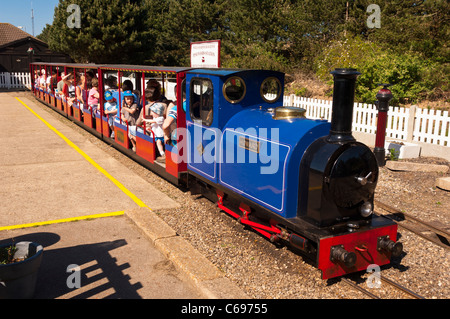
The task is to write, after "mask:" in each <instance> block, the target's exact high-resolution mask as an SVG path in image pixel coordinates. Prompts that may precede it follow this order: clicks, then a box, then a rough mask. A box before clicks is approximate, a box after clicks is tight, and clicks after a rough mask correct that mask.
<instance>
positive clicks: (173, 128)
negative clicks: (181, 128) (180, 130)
mask: <svg viewBox="0 0 450 319" xmlns="http://www.w3.org/2000/svg"><path fill="white" fill-rule="evenodd" d="M182 94H183V111H184V112H186V90H185V88H184V89H183V91H182ZM175 96H177V86H176V85H175ZM177 114H178V112H177V101H174V102H172V103H170V104H169V107H168V111H167V117H166V119H165V120H164V124H163V126H162V129H163V131H164V142H165V143H166V144H169V145H172V146H177Z"/></svg>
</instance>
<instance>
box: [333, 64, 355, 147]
mask: <svg viewBox="0 0 450 319" xmlns="http://www.w3.org/2000/svg"><path fill="white" fill-rule="evenodd" d="M331 74H333V76H334V88H333V110H332V114H331V129H330V135H329V136H328V141H329V142H351V141H355V138H354V137H353V135H352V121H353V103H354V100H355V86H356V78H357V77H358V75H360V74H361V73H359V72H358V71H356V69H335V70H334V71H332V72H331Z"/></svg>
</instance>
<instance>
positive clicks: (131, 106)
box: [121, 91, 139, 126]
mask: <svg viewBox="0 0 450 319" xmlns="http://www.w3.org/2000/svg"><path fill="white" fill-rule="evenodd" d="M123 101H124V103H122V110H121V117H122V121H127V123H128V125H133V126H136V120H137V119H138V117H139V112H138V106H137V103H136V102H135V100H134V95H133V93H132V92H131V91H125V92H124V93H123Z"/></svg>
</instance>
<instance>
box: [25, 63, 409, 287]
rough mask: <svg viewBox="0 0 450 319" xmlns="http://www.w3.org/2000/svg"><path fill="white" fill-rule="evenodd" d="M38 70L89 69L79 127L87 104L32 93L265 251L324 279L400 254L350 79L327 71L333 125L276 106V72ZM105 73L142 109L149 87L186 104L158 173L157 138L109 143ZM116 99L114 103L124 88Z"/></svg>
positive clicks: (118, 131) (117, 137)
mask: <svg viewBox="0 0 450 319" xmlns="http://www.w3.org/2000/svg"><path fill="white" fill-rule="evenodd" d="M41 69H45V70H48V71H53V72H54V71H55V70H56V73H57V74H58V72H61V71H62V70H63V69H64V71H65V72H66V74H67V72H70V71H72V72H74V73H75V71H81V72H83V71H84V72H86V70H88V69H89V70H91V71H93V72H94V73H95V74H96V76H97V77H98V79H99V83H100V85H99V92H100V103H99V107H98V108H97V113H98V114H93V113H90V112H83V118H81V117H80V114H79V111H78V110H79V109H80V107H81V108H85V107H86V109H85V110H87V111H89V108H88V106H86V105H84V104H83V101H76V102H75V103H74V105H72V106H69V105H68V103H67V99H65V98H64V96H62V97H61V96H57V95H56V94H55V92H53V91H52V90H44V89H42V88H39V87H35V88H34V89H33V92H34V94H35V96H36V97H37V98H38V99H39V100H41V101H42V102H44V103H45V104H47V105H48V106H49V107H52V108H53V109H54V110H56V111H58V112H59V113H61V114H63V115H64V116H67V117H68V118H70V119H71V120H73V121H74V122H75V123H77V124H79V125H80V126H82V127H83V128H85V129H87V130H88V131H90V132H92V133H93V134H95V135H96V136H97V137H98V138H101V139H103V140H104V141H105V142H108V143H110V144H111V145H113V146H114V147H116V148H117V149H119V150H120V151H122V152H123V153H125V154H127V155H129V156H130V157H132V158H133V159H135V160H136V161H138V162H140V163H141V164H142V165H144V166H145V167H147V168H149V169H150V170H152V171H154V172H156V173H157V174H159V175H160V176H162V177H163V178H166V179H167V180H169V181H170V182H172V183H174V184H176V185H183V186H185V187H188V188H189V189H190V191H191V193H192V194H197V193H201V194H203V195H204V196H205V197H207V198H209V199H211V200H212V201H214V202H216V203H217V205H218V206H219V207H220V209H222V210H223V211H225V212H226V213H227V214H229V215H231V216H232V217H234V218H236V219H237V220H238V221H239V222H240V223H242V224H244V225H246V226H248V227H251V228H252V229H254V230H255V231H257V232H258V233H260V234H261V235H262V236H264V237H266V238H268V239H269V240H270V241H272V242H279V243H286V244H288V245H292V246H293V247H295V248H296V251H298V252H299V253H300V254H302V255H303V256H304V257H305V258H308V259H309V260H311V261H312V263H313V264H314V265H315V266H317V268H318V269H320V270H321V271H322V278H323V279H328V278H333V277H338V276H342V275H345V274H349V273H353V272H357V271H361V270H366V269H367V267H368V266H369V265H372V264H376V265H378V266H382V265H386V264H389V263H390V260H391V258H392V256H398V255H400V254H401V252H402V245H401V243H399V242H397V224H396V223H395V222H392V221H391V220H389V219H387V218H384V217H380V216H376V215H374V214H373V207H374V204H373V201H374V194H375V188H376V184H377V181H378V175H379V170H378V163H377V159H376V158H375V156H374V154H373V152H372V151H371V150H370V149H369V148H368V147H367V146H366V145H364V144H362V143H359V142H357V141H356V140H355V138H354V137H353V136H352V132H351V126H352V115H353V103H354V94H355V85H356V78H357V76H358V75H359V73H358V72H357V71H356V70H354V69H336V70H335V71H333V72H332V74H333V76H334V92H333V109H332V121H331V123H329V122H327V121H324V120H310V119H307V118H305V110H303V109H301V108H296V107H286V106H283V96H284V94H283V88H284V73H281V72H276V71H266V70H245V69H190V68H172V67H171V68H164V67H150V66H130V65H76V64H54V63H43V62H40V63H34V64H32V65H31V72H32V75H33V76H34V74H35V71H37V70H41ZM48 71H47V72H48ZM111 73H115V74H116V75H117V77H118V79H119V83H121V78H122V77H123V76H124V75H126V76H127V78H129V79H132V80H133V81H134V85H135V88H136V90H135V92H137V93H136V94H137V95H138V94H141V96H142V97H141V98H138V100H139V101H140V104H141V107H145V83H148V82H147V81H148V80H149V79H156V80H157V81H159V83H160V84H161V85H162V86H163V87H168V86H170V85H169V84H170V83H172V86H173V85H175V84H176V96H178V97H181V96H183V95H185V97H186V99H185V103H184V104H185V107H183V100H182V99H177V100H176V103H175V105H176V110H177V114H178V116H177V121H176V132H177V134H176V136H177V137H176V143H174V144H165V156H166V162H165V163H160V162H158V161H155V158H156V154H157V149H156V147H155V139H154V134H153V133H152V132H151V131H148V130H146V129H145V128H143V129H142V130H140V131H139V130H137V132H136V150H135V151H133V150H131V149H130V143H129V141H128V138H129V130H130V128H129V125H128V123H122V122H120V123H119V124H118V125H116V126H115V127H114V128H113V130H114V133H115V134H114V135H113V136H114V137H113V138H112V137H111V136H112V135H111V132H110V131H109V130H108V129H109V126H108V119H105V114H104V108H103V105H104V102H105V101H104V93H105V87H104V83H105V81H106V80H105V79H106V78H107V77H108V76H109V75H111ZM47 74H48V73H47ZM32 80H34V79H32ZM165 92H168V90H166V91H165ZM117 94H118V95H117V96H118V99H119V102H121V101H120V100H121V97H120V96H121V94H123V92H122V93H121V91H120V88H118V93H117ZM120 106H121V104H120V103H119V108H120ZM74 111H75V112H74ZM119 113H120V110H119ZM75 114H77V115H76V116H75Z"/></svg>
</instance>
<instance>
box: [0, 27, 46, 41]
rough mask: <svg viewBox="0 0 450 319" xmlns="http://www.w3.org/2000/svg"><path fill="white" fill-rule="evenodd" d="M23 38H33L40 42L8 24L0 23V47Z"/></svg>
mask: <svg viewBox="0 0 450 319" xmlns="http://www.w3.org/2000/svg"><path fill="white" fill-rule="evenodd" d="M25 38H33V39H35V40H38V41H41V40H39V39H37V38H35V37H33V36H32V35H31V34H29V33H26V32H25V31H23V30H21V29H19V28H17V27H15V26H13V25H12V24H10V23H0V46H3V45H5V44H8V43H11V42H15V41H18V40H22V39H25ZM41 42H42V41H41Z"/></svg>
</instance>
